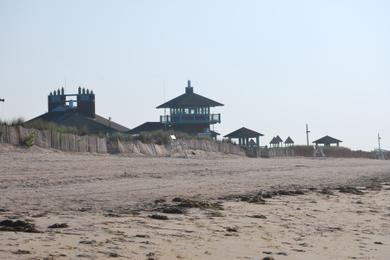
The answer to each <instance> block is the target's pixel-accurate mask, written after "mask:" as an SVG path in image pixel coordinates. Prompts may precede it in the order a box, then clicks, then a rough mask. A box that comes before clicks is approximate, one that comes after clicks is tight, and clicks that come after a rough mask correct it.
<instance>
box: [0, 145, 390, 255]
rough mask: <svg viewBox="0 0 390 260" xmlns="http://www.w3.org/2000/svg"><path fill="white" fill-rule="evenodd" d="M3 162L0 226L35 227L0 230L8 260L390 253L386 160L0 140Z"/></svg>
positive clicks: (388, 168) (1, 252) (2, 252)
mask: <svg viewBox="0 0 390 260" xmlns="http://www.w3.org/2000/svg"><path fill="white" fill-rule="evenodd" d="M198 154H200V155H201V156H197V155H198ZM0 165H1V167H2V170H1V173H0V221H2V220H6V219H8V220H18V219H19V220H23V221H26V222H28V223H32V224H34V225H35V229H36V231H38V232H39V233H27V232H10V231H0V259H78V258H80V259H106V258H118V259H121V258H123V259H263V258H264V257H267V256H272V257H273V258H274V259H383V260H384V259H386V260H387V259H390V203H389V199H390V162H389V161H377V160H368V159H332V158H327V159H310V158H275V159H250V158H243V157H236V156H227V155H226V156H225V155H217V154H210V155H206V154H204V153H201V152H198V151H195V153H194V156H193V158H186V159H185V158H150V157H128V156H123V155H99V154H76V153H63V152H59V151H54V150H45V149H40V148H37V147H33V148H31V149H29V150H27V149H21V148H15V147H13V146H9V145H0ZM355 188H356V189H355ZM260 193H261V194H263V197H265V198H264V200H263V199H261V198H260V197H261V196H259V195H258V194H260ZM174 198H176V199H174ZM173 199H174V201H172V200H173ZM168 212H170V213H168ZM172 213H176V214H172ZM162 216H165V217H166V218H167V219H161V218H163V217H162ZM156 218H160V219H156ZM56 223H57V224H62V223H65V224H66V225H65V226H64V227H62V228H48V227H49V226H50V225H53V224H56ZM0 229H1V227H0Z"/></svg>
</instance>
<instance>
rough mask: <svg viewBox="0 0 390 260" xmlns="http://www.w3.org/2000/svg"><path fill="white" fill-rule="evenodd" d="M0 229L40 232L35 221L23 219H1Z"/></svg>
mask: <svg viewBox="0 0 390 260" xmlns="http://www.w3.org/2000/svg"><path fill="white" fill-rule="evenodd" d="M0 231H11V232H26V233H40V231H38V230H37V229H36V228H35V225H34V224H33V223H29V222H27V221H23V220H12V219H6V220H3V221H0Z"/></svg>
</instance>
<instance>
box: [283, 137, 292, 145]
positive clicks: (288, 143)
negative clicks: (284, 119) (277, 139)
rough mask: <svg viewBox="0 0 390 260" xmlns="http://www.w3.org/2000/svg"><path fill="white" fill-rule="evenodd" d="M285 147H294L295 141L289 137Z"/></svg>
mask: <svg viewBox="0 0 390 260" xmlns="http://www.w3.org/2000/svg"><path fill="white" fill-rule="evenodd" d="M284 145H285V146H286V147H288V146H293V145H294V141H293V139H291V137H290V136H289V137H287V139H286V141H284Z"/></svg>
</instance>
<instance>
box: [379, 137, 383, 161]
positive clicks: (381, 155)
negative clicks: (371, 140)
mask: <svg viewBox="0 0 390 260" xmlns="http://www.w3.org/2000/svg"><path fill="white" fill-rule="evenodd" d="M381 139H382V137H381V136H380V135H379V133H378V157H379V159H383V157H384V156H383V154H382V149H381Z"/></svg>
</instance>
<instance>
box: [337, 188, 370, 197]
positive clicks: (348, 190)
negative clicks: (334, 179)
mask: <svg viewBox="0 0 390 260" xmlns="http://www.w3.org/2000/svg"><path fill="white" fill-rule="evenodd" d="M338 190H339V192H341V193H350V194H355V195H363V194H364V192H363V191H361V190H359V189H357V188H355V187H351V186H341V187H339V188H338Z"/></svg>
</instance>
